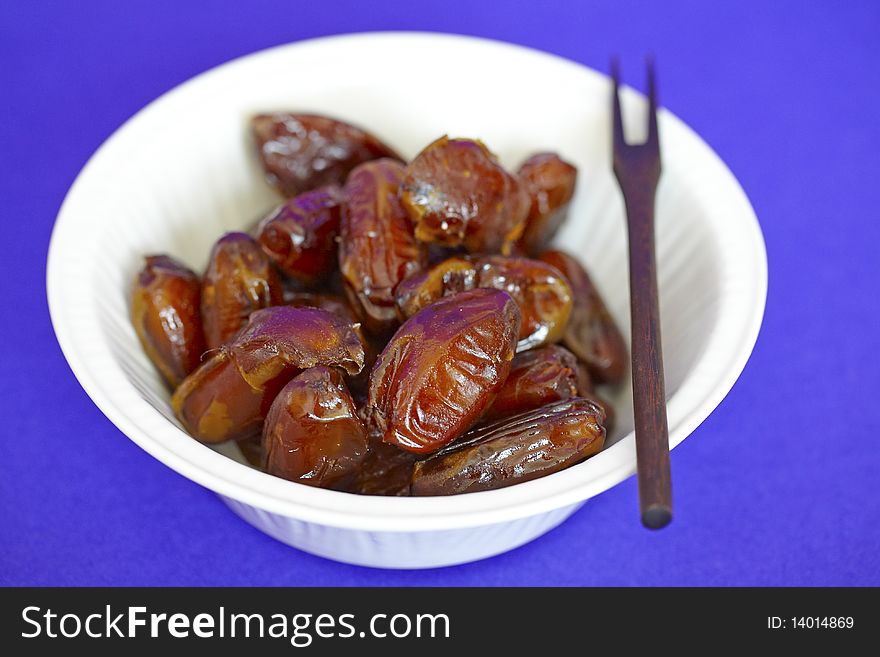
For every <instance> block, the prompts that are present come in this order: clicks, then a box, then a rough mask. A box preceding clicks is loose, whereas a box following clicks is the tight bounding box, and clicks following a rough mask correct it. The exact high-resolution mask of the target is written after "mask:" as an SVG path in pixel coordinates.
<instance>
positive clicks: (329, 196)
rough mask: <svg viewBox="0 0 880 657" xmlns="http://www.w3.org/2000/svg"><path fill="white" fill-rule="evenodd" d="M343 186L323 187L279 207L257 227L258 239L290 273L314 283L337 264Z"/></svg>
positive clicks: (288, 274)
mask: <svg viewBox="0 0 880 657" xmlns="http://www.w3.org/2000/svg"><path fill="white" fill-rule="evenodd" d="M342 199H343V196H342V189H340V188H339V187H321V188H320V189H315V190H312V191H310V192H305V193H303V194H300V195H299V196H297V197H295V198H292V199H290V200H289V201H287V202H286V203H283V204H282V205H280V206H278V207H277V208H276V209H275V210H274V211H273V212H272V213H271V214H270V215H269V216H267V217H266V218H265V219H263V220H262V221H261V222H260V224H259V226H258V227H257V241H258V242H259V243H260V246H262V247H263V251H265V252H266V255H268V256H269V258H270V259H271V260H272V262H273V263H275V266H276V267H278V269H280V270H281V271H282V272H284V273H285V274H286V275H287V276H289V277H291V278H293V279H296V280H297V281H300V282H302V283H306V284H313V283H315V282H316V281H319V280H321V279H322V278H324V277H325V276H326V275H327V274H329V273H330V272H331V271H332V270H333V269H334V268H335V267H336V263H337V256H336V253H337V250H338V247H337V245H336V238H337V236H338V235H339V221H340V216H341V213H342Z"/></svg>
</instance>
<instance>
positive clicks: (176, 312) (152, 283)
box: [131, 255, 205, 388]
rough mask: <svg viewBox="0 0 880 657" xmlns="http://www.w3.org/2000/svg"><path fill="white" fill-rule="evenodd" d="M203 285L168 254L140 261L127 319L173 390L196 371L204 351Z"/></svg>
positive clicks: (148, 257)
mask: <svg viewBox="0 0 880 657" xmlns="http://www.w3.org/2000/svg"><path fill="white" fill-rule="evenodd" d="M200 305H201V282H200V281H199V277H198V276H196V274H195V273H193V272H192V271H191V270H189V269H187V268H186V267H185V266H183V265H182V264H181V263H179V262H177V261H176V260H174V258H171V257H169V256H167V255H152V256H147V257H146V258H144V266H143V268H142V269H141V270H140V272H138V274H137V276H136V277H135V280H134V286H133V290H132V298H131V320H132V323H133V324H134V329H135V332H136V333H137V336H138V338H139V339H140V342H141V345H142V346H143V348H144V351H145V352H146V354H147V356H148V357H149V359H150V360H151V361H152V362H153V364H154V365H155V366H156V369H158V370H159V373H160V374H161V375H162V378H164V379H165V381H166V382H167V383H168V385H169V386H171V387H172V388H174V387H176V386H177V385H178V384H179V383H180V382H181V381H182V380H183V379H184V377H186V375H187V374H189V373H190V372H192V371H193V370H194V369H195V368H196V367H198V365H199V362H200V359H201V357H202V354H203V353H204V352H205V337H204V333H203V332H202V318H201V314H200V312H199V306H200Z"/></svg>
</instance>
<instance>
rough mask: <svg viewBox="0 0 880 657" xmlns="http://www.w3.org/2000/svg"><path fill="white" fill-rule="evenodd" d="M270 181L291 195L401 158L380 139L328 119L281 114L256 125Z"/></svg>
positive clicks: (339, 182) (265, 117) (259, 118)
mask: <svg viewBox="0 0 880 657" xmlns="http://www.w3.org/2000/svg"><path fill="white" fill-rule="evenodd" d="M251 129H252V131H253V135H254V141H255V142H256V144H257V149H258V151H259V155H260V160H261V162H262V164H263V170H264V171H265V172H266V179H267V180H268V181H269V183H270V184H271V185H273V186H274V187H275V188H276V189H278V190H279V191H280V192H281V193H282V194H284V195H285V196H287V197H293V196H297V195H298V194H302V193H303V192H307V191H309V190H312V189H315V188H316V187H323V186H325V185H342V184H343V183H344V182H345V178H346V176H348V174H349V172H350V171H351V170H352V169H354V168H355V167H356V166H357V165H359V164H361V163H363V162H368V161H370V160H377V159H379V158H382V157H390V158H393V159H397V160H399V159H400V157H399V156H398V155H397V153H395V152H394V151H393V150H392V149H391V148H389V147H388V146H386V145H385V144H383V143H382V142H381V141H379V140H378V139H377V138H376V137H374V136H373V135H371V134H369V133H368V132H365V131H364V130H361V129H360V128H358V127H355V126H353V125H351V124H348V123H344V122H343V121H337V120H335V119H331V118H329V117H326V116H315V115H312V114H294V113H290V112H277V113H274V114H260V115H259V116H255V117H254V118H253V119H252V121H251Z"/></svg>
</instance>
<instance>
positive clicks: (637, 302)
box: [612, 62, 672, 529]
mask: <svg viewBox="0 0 880 657" xmlns="http://www.w3.org/2000/svg"><path fill="white" fill-rule="evenodd" d="M612 73H613V77H614V99H613V110H614V112H613V114H614V119H613V121H614V174H615V176H616V177H617V180H618V182H619V183H620V189H621V191H622V192H623V198H624V203H625V206H626V217H627V227H628V237H629V276H630V278H629V285H630V313H631V318H632V381H633V415H634V419H635V434H636V458H637V461H638V480H639V499H640V506H641V514H642V524H644V525H645V526H646V527H649V528H652V529H659V528H661V527H664V526H666V525H667V524H669V522H670V520H672V476H671V471H670V465H669V430H668V427H667V422H666V391H665V384H664V379H663V351H662V347H661V336H660V305H659V299H658V294H657V260H656V254H655V248H654V233H655V228H654V204H655V197H656V190H657V183H658V181H659V179H660V171H661V165H660V145H659V138H658V133H657V118H656V108H657V103H656V91H655V85H654V75H653V66H651V64H650V63H649V66H648V84H649V111H648V138H647V140H646V141H645V143H644V144H627V143H626V141H625V139H624V136H623V123H622V119H621V112H620V101H619V97H618V86H619V73H618V70H617V65H616V62H614V63H612Z"/></svg>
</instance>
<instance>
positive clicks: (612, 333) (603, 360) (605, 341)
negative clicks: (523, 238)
mask: <svg viewBox="0 0 880 657" xmlns="http://www.w3.org/2000/svg"><path fill="white" fill-rule="evenodd" d="M540 259H541V260H542V261H544V262H546V263H549V264H550V265H553V266H554V267H556V269H558V270H559V271H560V272H561V273H562V275H563V276H565V278H566V280H567V281H568V282H569V284H570V285H571V290H572V295H573V297H574V308H573V310H572V313H571V318H570V319H569V322H568V326H567V327H566V329H565V335H564V337H563V342H564V344H565V346H566V347H568V348H569V349H571V350H572V351H573V352H574V353H575V355H576V356H577V357H578V358H580V359H581V360H582V361H583V362H584V363H586V365H587V368H588V369H589V372H590V376H591V377H592V378H593V380H595V381H596V382H598V383H619V382H620V380H621V379H622V378H623V375H624V373H625V372H626V361H627V359H628V352H627V347H626V342H625V341H624V339H623V335H621V333H620V329H618V328H617V324H615V322H614V319H613V318H612V317H611V314H610V313H609V312H608V309H607V308H606V307H605V302H604V301H602V297H601V296H599V291H598V290H597V289H596V286H595V285H593V282H592V281H591V280H590V276H589V274H587V272H586V270H585V269H584V268H583V267H582V266H581V264H580V263H579V262H578V261H577V260H575V258H573V257H572V256H570V255H568V254H567V253H564V252H563V251H556V250H554V251H545V252H544V253H542V254H541V256H540Z"/></svg>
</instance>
